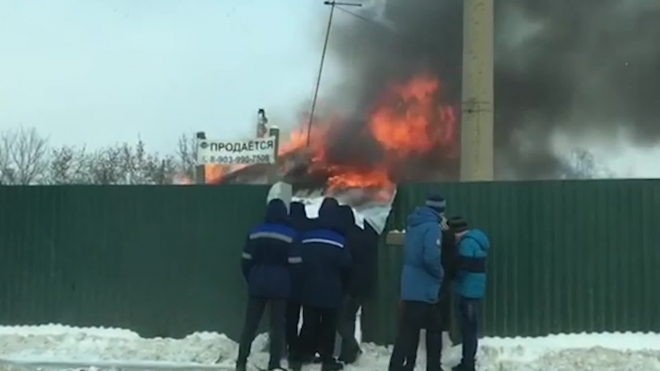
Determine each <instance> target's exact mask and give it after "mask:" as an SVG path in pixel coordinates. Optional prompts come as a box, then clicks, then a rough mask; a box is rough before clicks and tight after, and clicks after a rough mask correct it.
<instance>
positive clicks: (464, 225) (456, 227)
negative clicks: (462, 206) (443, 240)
mask: <svg viewBox="0 0 660 371" xmlns="http://www.w3.org/2000/svg"><path fill="white" fill-rule="evenodd" d="M447 225H448V226H449V229H450V230H451V231H452V232H454V233H461V232H465V231H467V230H468V222H467V220H465V219H464V218H463V217H461V216H452V217H451V218H449V220H448V221H447Z"/></svg>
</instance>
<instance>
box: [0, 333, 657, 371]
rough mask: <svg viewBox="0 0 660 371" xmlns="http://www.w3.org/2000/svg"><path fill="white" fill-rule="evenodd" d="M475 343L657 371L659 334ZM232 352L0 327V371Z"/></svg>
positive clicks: (552, 359)
mask: <svg viewBox="0 0 660 371" xmlns="http://www.w3.org/2000/svg"><path fill="white" fill-rule="evenodd" d="M266 342H267V340H266V337H265V336H263V335H262V336H259V337H258V339H257V340H256V341H255V344H254V346H253V351H254V353H253V356H252V357H251V361H252V362H254V364H256V365H259V367H262V366H265V364H266V362H267V358H268V355H267V354H266V352H265V349H266ZM480 345H481V346H480V350H479V365H480V370H484V371H495V370H498V371H504V370H506V371H523V370H525V371H537V370H539V371H540V370H544V371H545V370H552V371H573V370H580V371H588V370H598V371H610V370H612V371H614V370H616V371H628V370H630V371H633V370H634V371H660V334H633V333H624V334H573V335H553V336H547V337H542V338H510V339H504V338H486V339H483V340H482V341H481V344H480ZM363 349H364V351H365V353H364V355H363V356H362V357H361V358H360V360H359V361H358V363H357V364H356V365H355V366H352V367H348V368H347V370H348V371H350V370H356V371H360V370H364V371H367V370H369V371H374V370H385V369H387V363H388V361H389V355H390V349H389V348H386V347H379V346H375V345H373V344H364V345H363ZM236 352H237V346H236V343H234V342H233V341H231V340H230V339H228V338H227V337H226V336H224V335H219V334H215V333H195V334H192V335H189V336H187V337H185V338H183V339H161V338H156V339H143V338H141V337H140V336H139V335H138V334H136V333H134V332H132V331H128V330H120V329H99V328H86V329H81V328H71V327H67V326H59V325H48V326H24V327H0V358H1V359H2V360H4V361H9V362H14V363H15V364H14V365H13V366H5V367H4V368H3V367H0V370H16V371H20V370H25V369H26V368H25V365H27V364H28V363H31V364H32V365H35V364H39V363H42V364H44V363H63V364H67V363H68V364H74V363H80V364H86V365H89V366H94V365H95V366H97V368H95V369H97V370H98V369H99V367H100V368H110V367H111V366H113V365H115V367H118V366H117V365H119V364H123V365H131V364H132V365H134V366H141V367H142V368H145V369H157V368H160V369H162V368H182V367H185V368H190V369H193V368H197V369H204V368H210V367H212V365H213V363H214V361H215V360H216V359H217V358H218V356H221V357H222V361H221V362H220V364H219V366H224V367H226V368H231V367H232V366H233V360H234V357H235V356H236ZM459 357H460V347H459V346H457V347H453V348H451V349H449V350H448V351H447V352H445V354H444V355H443V362H444V364H445V365H446V366H453V365H454V364H456V363H457V362H458V361H459ZM16 364H18V365H16ZM21 365H24V366H21ZM423 365H424V356H423V353H421V352H420V356H419V361H418V368H417V369H418V370H423V369H424V367H423ZM63 368H65V367H61V368H60V369H63ZM69 368H71V367H69ZM121 368H127V367H121ZM317 368H318V366H310V367H309V369H317ZM32 369H34V367H32ZM50 369H53V368H52V367H51V368H50ZM78 369H79V368H78ZM89 369H94V368H89Z"/></svg>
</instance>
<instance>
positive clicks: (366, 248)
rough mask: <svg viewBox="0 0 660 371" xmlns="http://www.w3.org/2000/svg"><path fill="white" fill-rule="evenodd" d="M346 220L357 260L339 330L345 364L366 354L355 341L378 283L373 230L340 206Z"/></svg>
mask: <svg viewBox="0 0 660 371" xmlns="http://www.w3.org/2000/svg"><path fill="white" fill-rule="evenodd" d="M340 210H341V211H342V218H343V219H344V221H345V224H346V226H345V228H346V244H347V246H348V250H349V251H350V253H351V257H352V259H353V265H352V267H351V271H350V276H349V277H348V282H347V287H346V291H345V295H344V301H343V305H342V313H341V319H340V323H339V327H338V332H339V335H340V336H341V353H340V356H339V360H340V361H341V362H343V363H344V364H351V363H354V362H355V361H356V360H357V358H358V356H359V355H360V354H361V353H362V351H361V350H360V345H359V343H358V341H357V339H356V338H355V321H356V317H357V312H358V310H359V309H360V307H362V305H363V304H364V301H365V299H366V297H367V295H368V294H369V292H370V291H371V290H372V286H373V284H374V282H373V281H374V280H375V274H376V273H375V272H374V267H375V265H376V264H375V260H376V249H377V247H378V245H377V243H378V242H377V240H376V241H373V242H372V241H370V239H369V231H368V230H367V229H366V227H367V225H365V229H362V228H360V227H358V226H357V225H356V224H355V215H354V214H353V209H352V208H351V207H350V206H347V205H344V206H340Z"/></svg>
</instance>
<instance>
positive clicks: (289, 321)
mask: <svg viewBox="0 0 660 371" xmlns="http://www.w3.org/2000/svg"><path fill="white" fill-rule="evenodd" d="M301 309H302V306H301V304H300V303H299V302H295V301H289V302H288V303H287V305H286V325H285V338H286V346H287V349H288V353H289V357H296V356H297V355H298V353H300V351H299V349H298V348H299V345H298V322H299V321H300V310H301Z"/></svg>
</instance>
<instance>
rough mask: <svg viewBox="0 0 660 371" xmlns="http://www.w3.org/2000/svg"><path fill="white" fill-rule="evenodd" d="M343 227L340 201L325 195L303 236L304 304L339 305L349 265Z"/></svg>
mask: <svg viewBox="0 0 660 371" xmlns="http://www.w3.org/2000/svg"><path fill="white" fill-rule="evenodd" d="M344 229H345V228H344V227H343V223H342V217H341V211H340V209H339V204H338V203H337V201H336V200H334V199H330V198H326V199H325V200H324V201H323V203H322V204H321V208H320V209H319V217H318V219H317V220H316V223H315V225H314V228H312V229H310V230H308V231H306V232H304V233H303V237H302V249H301V251H302V260H303V270H304V273H303V275H304V277H303V279H302V295H301V301H302V304H303V305H308V306H311V307H317V308H333V309H338V308H339V307H340V306H341V302H342V296H343V287H342V283H343V279H344V277H346V274H347V272H348V270H349V269H350V267H351V255H350V252H349V251H348V248H347V246H346V238H345V236H344V235H343V234H342V232H343V231H344Z"/></svg>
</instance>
